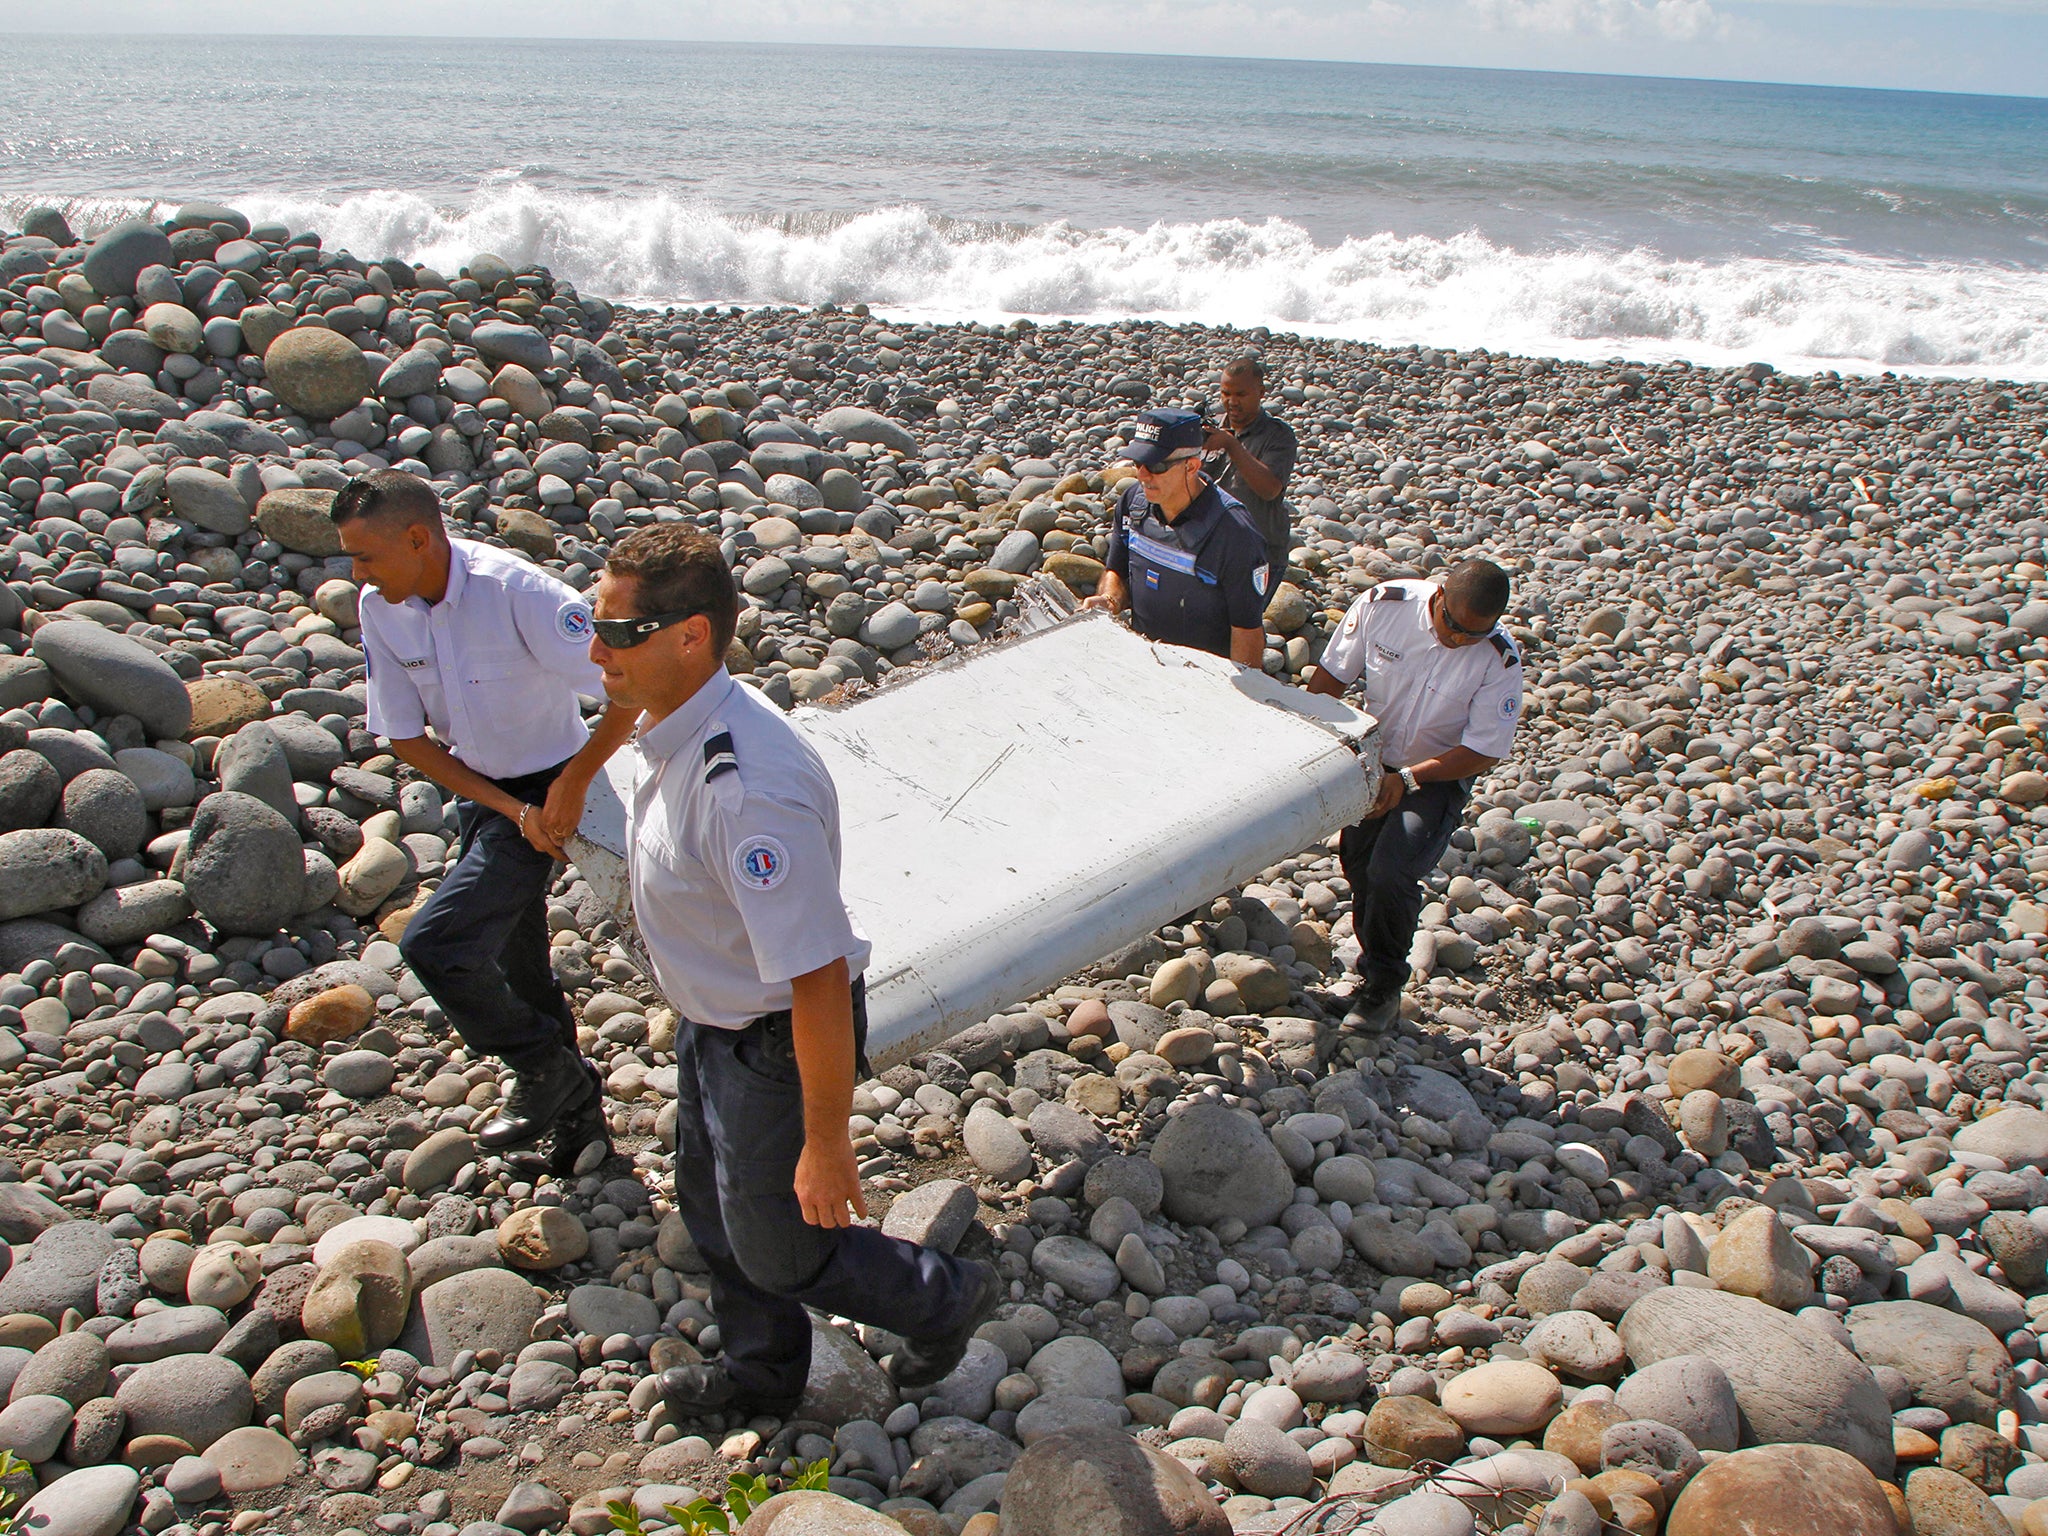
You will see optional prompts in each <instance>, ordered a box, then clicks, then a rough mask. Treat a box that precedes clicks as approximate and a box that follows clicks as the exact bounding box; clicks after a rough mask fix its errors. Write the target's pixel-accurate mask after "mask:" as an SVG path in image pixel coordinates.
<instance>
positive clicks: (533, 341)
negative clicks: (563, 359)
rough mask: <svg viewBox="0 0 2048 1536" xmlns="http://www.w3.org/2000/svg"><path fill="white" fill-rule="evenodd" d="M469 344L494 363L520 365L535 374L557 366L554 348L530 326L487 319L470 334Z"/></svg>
mask: <svg viewBox="0 0 2048 1536" xmlns="http://www.w3.org/2000/svg"><path fill="white" fill-rule="evenodd" d="M469 343H470V345H471V346H473V347H475V348H476V349H477V351H479V352H481V353H482V354H483V355H484V356H485V357H486V358H488V359H489V360H490V361H491V362H494V363H517V364H519V366H520V367H522V368H531V369H533V370H534V371H535V372H539V371H540V370H541V369H543V368H552V367H553V366H554V365H555V352H554V348H553V347H551V346H550V345H549V344H548V339H547V337H545V336H543V335H542V334H541V333H540V332H539V331H537V330H535V329H534V328H533V327H532V326H530V325H514V324H512V323H511V322H510V321H509V320H487V321H485V322H484V323H483V324H482V325H480V326H478V327H477V328H476V330H475V331H474V332H472V333H471V335H470V338H469Z"/></svg>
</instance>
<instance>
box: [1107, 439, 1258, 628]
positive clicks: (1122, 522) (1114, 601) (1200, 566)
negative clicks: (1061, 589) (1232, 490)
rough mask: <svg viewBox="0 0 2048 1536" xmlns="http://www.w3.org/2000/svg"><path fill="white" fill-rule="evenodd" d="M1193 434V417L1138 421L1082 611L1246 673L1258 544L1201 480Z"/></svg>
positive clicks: (1225, 500)
mask: <svg viewBox="0 0 2048 1536" xmlns="http://www.w3.org/2000/svg"><path fill="white" fill-rule="evenodd" d="M1203 434H1204V428H1203V424H1202V418H1201V417H1199V416H1197V415H1196V414H1195V413H1194V412H1193V411H1177V410H1159V411H1146V412H1144V413H1143V414H1142V415H1140V416H1139V418H1138V422H1137V426H1136V427H1135V428H1134V429H1133V431H1132V435H1131V444H1130V447H1129V448H1127V449H1126V450H1125V453H1124V457H1125V458H1127V459H1129V460H1130V461H1131V463H1132V464H1134V465H1136V466H1137V470H1138V478H1137V481H1136V483H1134V484H1133V485H1131V486H1130V487H1128V488H1127V489H1126V490H1125V492H1124V494H1123V495H1122V496H1120V497H1119V498H1118V499H1117V504H1116V508H1115V510H1114V511H1113V512H1112V513H1111V515H1110V532H1109V553H1108V557H1107V559H1106V560H1105V561H1104V562H1103V563H1104V565H1105V566H1106V567H1107V569H1106V570H1105V571H1104V573H1103V577H1102V584H1101V587H1100V588H1099V589H1098V590H1097V592H1096V594H1095V596H1093V597H1091V598H1089V599H1088V603H1087V606H1089V607H1090V608H1099V609H1102V610H1104V611H1105V612H1108V613H1121V612H1122V611H1123V610H1124V609H1125V608H1126V607H1128V608H1129V609H1130V610H1131V623H1132V627H1133V628H1135V629H1136V630H1137V631H1138V633H1139V634H1141V635H1143V636H1145V638H1146V639H1148V640H1160V641H1164V642H1165V643H1167V644H1169V645H1185V646H1191V647H1193V648H1194V649H1196V650H1201V651H1208V652H1209V653H1210V654H1211V655H1215V656H1228V657H1229V658H1230V659H1231V660H1232V661H1235V662H1238V663H1240V664H1242V665H1244V666H1247V667H1256V666H1258V665H1259V664H1260V663H1261V661H1262V660H1263V659H1264V657H1265V651H1266V628H1265V609H1266V598H1267V596H1268V594H1269V593H1270V592H1271V590H1272V576H1271V572H1270V570H1269V569H1268V567H1267V563H1266V549H1265V544H1264V542H1263V541H1262V540H1261V539H1260V538H1259V535H1258V531H1257V530H1256V529H1254V528H1253V527H1252V525H1251V524H1250V523H1249V522H1248V521H1247V520H1246V519H1245V515H1244V508H1242V507H1241V506H1239V505H1238V504H1237V502H1236V501H1234V500H1233V499H1232V498H1231V497H1229V496H1228V495H1226V494H1225V493H1224V492H1223V491H1221V490H1220V489H1218V488H1217V487H1216V486H1215V485H1214V484H1213V483H1212V482H1211V481H1210V480H1209V479H1208V478H1207V477H1206V476H1205V475H1204V474H1203V473H1202V439H1203Z"/></svg>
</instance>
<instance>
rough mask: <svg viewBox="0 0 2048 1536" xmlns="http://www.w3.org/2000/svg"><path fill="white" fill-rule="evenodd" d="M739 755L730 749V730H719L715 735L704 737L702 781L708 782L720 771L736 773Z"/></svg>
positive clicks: (738, 765)
mask: <svg viewBox="0 0 2048 1536" xmlns="http://www.w3.org/2000/svg"><path fill="white" fill-rule="evenodd" d="M739 768H740V760H739V755H738V754H737V753H735V752H734V751H733V749H732V732H731V731H720V732H719V733H718V734H717V735H716V736H706V737H705V738H704V782H705V783H706V784H709V783H710V782H711V781H712V780H713V779H715V778H717V777H718V776H719V775H720V774H721V773H738V772H739Z"/></svg>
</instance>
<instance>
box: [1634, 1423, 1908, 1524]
mask: <svg viewBox="0 0 2048 1536" xmlns="http://www.w3.org/2000/svg"><path fill="white" fill-rule="evenodd" d="M1898 1529H1899V1528H1898V1523H1897V1522H1896V1521H1895V1520H1893V1519H1892V1506H1891V1502H1890V1501H1889V1500H1888V1499H1886V1498H1885V1494H1884V1488H1883V1485H1881V1484H1880V1483H1879V1482H1878V1480H1877V1478H1876V1477H1875V1476H1873V1475H1872V1473H1871V1471H1870V1469H1869V1468H1868V1467H1866V1466H1864V1465H1863V1463H1862V1462H1860V1461H1858V1460H1857V1459H1856V1458H1855V1457H1854V1456H1851V1455H1848V1454H1847V1453H1846V1452H1843V1451H1838V1450H1835V1449H1834V1448H1833V1447H1832V1446H1826V1445H1760V1446H1757V1447H1756V1448H1755V1449H1753V1450H1747V1451H1735V1452H1732V1453H1731V1454H1729V1455H1727V1456H1723V1457H1721V1458H1719V1459H1718V1460H1716V1461H1713V1462H1711V1463H1709V1464H1708V1465H1707V1467H1706V1469H1705V1470H1704V1471H1702V1472H1701V1473H1700V1474H1699V1475H1698V1476H1696V1477H1695V1478H1693V1480H1692V1481H1691V1482H1690V1483H1687V1484H1686V1486H1685V1492H1683V1493H1681V1494H1680V1495H1679V1496H1678V1502H1677V1504H1675V1505H1673V1506H1672V1510H1671V1518H1670V1519H1669V1520H1668V1521H1666V1522H1665V1526H1664V1536H1898Z"/></svg>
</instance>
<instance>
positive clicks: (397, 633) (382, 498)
mask: <svg viewBox="0 0 2048 1536" xmlns="http://www.w3.org/2000/svg"><path fill="white" fill-rule="evenodd" d="M331 515H332V517H333V520H334V523H335V527H336V529H337V531H338V532H339V534H340V538H341V547H342V549H343V550H344V551H345V552H346V553H347V554H348V555H349V557H350V558H351V560H353V562H354V565H355V575H356V579H357V581H359V582H362V583H364V584H365V585H366V588H367V590H365V591H364V592H363V594H362V600H361V623H362V631H363V654H364V657H365V658H366V660H367V662H368V665H369V708H368V725H369V728H370V730H372V731H374V732H376V733H377V734H378V735H380V736H384V737H388V738H389V739H390V742H391V751H392V753H393V755H395V756H396V757H397V758H398V759H399V760H400V761H401V762H405V763H409V764H410V765H411V766H412V767H414V768H416V769H417V770H419V772H421V773H423V774H425V775H426V776H427V777H428V778H430V779H432V780H433V781H434V782H435V783H437V784H439V785H440V786H441V787H442V788H444V789H446V790H449V791H450V792H452V793H453V794H455V795H456V796H457V797H458V803H457V808H456V814H457V817H458V820H459V824H460V827H461V842H460V847H461V852H460V855H459V856H458V857H457V859H456V861H455V864H454V867H453V868H451V869H450V870H449V871H448V872H447V874H446V875H445V876H443V878H442V880H441V884H440V886H439V887H438V888H437V889H436V890H435V892H434V893H433V895H432V896H430V897H428V898H427V901H426V903H425V905H424V906H422V907H421V908H420V910H419V912H418V913H416V914H415V915H414V917H413V919H412V922H411V924H410V925H409V926H408V927H407V928H406V931H405V936H404V938H402V939H401V940H400V941H399V951H400V953H402V954H403V955H404V956H405V961H406V964H408V965H409V966H411V967H412V971H413V974H414V975H415V976H417V977H418V978H419V979H420V983H421V985H423V986H424V987H425V988H426V989H427V992H428V994H429V995H430V996H432V997H433V999H434V1001H435V1002H436V1003H438V1004H439V1005H440V1007H441V1011H442V1012H443V1013H445V1014H446V1015H447V1016H448V1021H449V1023H450V1024H451V1025H453V1026H454V1028H455V1032H456V1033H457V1034H458V1035H460V1036H461V1037H462V1041H463V1043H464V1044H465V1045H467V1046H468V1047H469V1048H470V1049H471V1050H473V1051H476V1052H478V1053H479V1054H483V1055H490V1056H497V1057H499V1058H501V1059H502V1060H503V1061H504V1062H505V1064H506V1066H507V1067H509V1068H510V1069H511V1076H512V1082H511V1087H510V1089H509V1091H508V1092H507V1093H506V1095H505V1100H504V1104H503V1106H502V1107H501V1108H500V1109H499V1110H498V1112H497V1113H496V1114H495V1115H493V1116H492V1117H491V1118H490V1119H489V1120H487V1121H485V1122H484V1124H483V1126H482V1127H481V1129H480V1130H479V1132H478V1134H477V1145H478V1146H479V1147H481V1148H483V1149H484V1150H485V1151H487V1152H507V1151H513V1150H516V1149H518V1148H522V1147H528V1146H532V1145H534V1144H535V1143H537V1142H539V1141H540V1140H542V1139H543V1138H545V1137H552V1139H553V1146H552V1154H553V1164H554V1169H555V1172H557V1173H558V1174H562V1175H567V1174H568V1173H570V1172H572V1171H574V1169H575V1168H576V1166H577V1165H578V1163H579V1161H591V1159H587V1158H586V1157H585V1154H586V1153H587V1152H588V1150H589V1149H590V1147H591V1146H592V1145H593V1144H600V1145H603V1146H604V1147H605V1148H606V1149H607V1150H609V1145H610V1137H609V1135H608V1134H607V1131H606V1128H605V1121H604V1111H603V1099H602V1094H601V1092H600V1080H599V1078H598V1075H597V1071H596V1069H595V1068H594V1067H592V1066H591V1065H590V1063H588V1062H587V1061H585V1060H584V1059H583V1057H582V1056H581V1055H580V1054H579V1053H578V1051H577V1049H576V1025H575V1019H574V1016H573V1015H572V1014H571V1013H570V1010H569V1003H568V999H567V998H565V997H564V996H563V995H562V988H561V985H560V984H559V983H558V982H557V981H556V980H555V976H554V970H553V967H552V965H551V964H550V962H549V958H548V926H547V910H546V897H547V890H548V885H549V883H550V882H551V881H552V879H553V878H554V868H555V863H556V861H557V860H558V859H560V858H561V857H562V840H563V839H564V838H566V837H567V836H568V835H569V833H570V832H571V831H573V830H574V829H575V826H576V823H577V822H578V821H579V820H580V819H581V817H582V814H583V798H584V792H585V791H586V790H587V789H588V788H589V786H590V782H591V779H592V777H593V776H594V775H595V774H596V773H597V770H598V768H599V766H600V765H601V764H602V763H603V762H604V759H605V758H606V757H607V756H609V755H610V754H611V752H612V751H614V750H615V749H616V748H617V747H618V746H619V745H620V744H621V743H622V742H623V741H624V740H625V737H626V735H627V733H628V732H629V731H630V730H631V724H632V722H631V716H630V715H629V714H628V713H627V712H625V711H621V710H608V711H607V712H606V714H605V716H604V719H603V720H602V721H600V722H599V725H598V728H597V730H596V731H595V732H594V733H593V732H592V731H591V730H590V729H589V728H588V727H586V726H585V725H584V723H583V712H582V708H581V706H580V705H579V703H578V701H577V695H578V693H579V692H582V693H590V694H595V693H597V692H598V691H599V688H600V676H599V673H598V669H597V667H596V666H595V665H594V664H593V663H592V662H591V660H590V656H589V646H590V633H591V631H590V605H589V604H588V603H587V602H585V601H584V599H583V597H582V596H581V594H579V593H578V592H577V591H576V590H575V589H574V588H573V587H570V586H568V585H567V584H566V583H564V582H562V581H559V580H557V579H556V578H555V577H553V576H550V575H549V574H548V573H547V572H545V571H543V570H541V569H540V568H538V567H537V566H534V565H532V564H530V563H529V562H527V561H525V560H523V559H521V558H519V557H518V556H516V555H514V554H511V553H510V552H508V551H506V550H502V549H496V548H493V547H492V546H490V545H488V544H479V543H473V542H471V541H470V540H467V539H451V538H450V537H449V536H448V532H447V529H446V528H445V527H444V526H443V524H442V521H441V504H440V502H439V501H438V500H437V499H436V497H435V495H434V488H433V487H432V486H431V485H429V484H428V483H427V482H426V481H425V480H422V479H420V478H419V477H418V476H416V475H409V474H406V473H404V472H403V471H400V470H380V471H378V472H377V473H375V474H372V475H366V476H362V477H360V478H358V479H355V480H352V481H350V482H349V483H348V485H347V486H345V487H344V488H343V489H342V490H341V491H340V493H339V494H337V495H336V497H335V499H334V506H333V510H332V513H331ZM603 1155H604V1154H603V1153H599V1154H597V1156H598V1157H600V1158H601V1157H602V1156H603Z"/></svg>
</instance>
